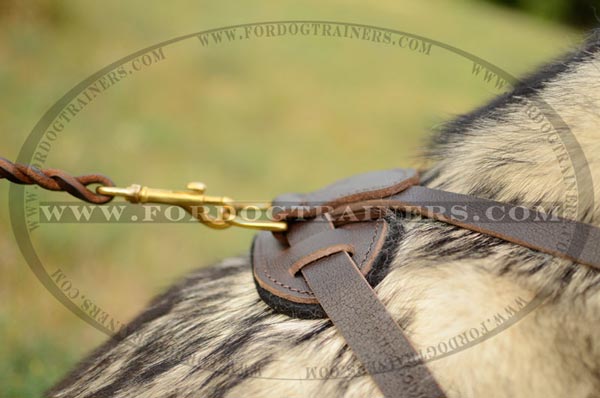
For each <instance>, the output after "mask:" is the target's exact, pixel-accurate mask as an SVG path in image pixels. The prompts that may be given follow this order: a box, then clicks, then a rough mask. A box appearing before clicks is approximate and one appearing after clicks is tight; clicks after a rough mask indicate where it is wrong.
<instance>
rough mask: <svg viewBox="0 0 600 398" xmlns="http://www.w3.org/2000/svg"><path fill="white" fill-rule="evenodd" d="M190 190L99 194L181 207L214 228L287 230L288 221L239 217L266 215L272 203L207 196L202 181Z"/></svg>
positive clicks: (111, 190) (107, 190)
mask: <svg viewBox="0 0 600 398" xmlns="http://www.w3.org/2000/svg"><path fill="white" fill-rule="evenodd" d="M187 189H188V191H170V190H166V189H155V188H148V187H142V186H141V185H131V186H129V187H127V188H117V187H106V186H101V187H98V188H97V189H96V191H97V192H98V193H99V194H101V195H106V196H120V197H123V198H125V199H126V200H127V201H129V202H131V203H159V204H167V205H174V206H179V207H181V208H183V209H185V210H186V211H187V212H188V213H190V214H191V215H192V216H193V217H195V218H196V219H198V221H200V222H201V223H203V224H205V225H206V226H208V227H211V228H214V229H225V228H229V227H231V226H237V227H242V228H249V229H257V230H266V231H285V230H286V229H287V224H286V223H285V222H281V221H270V220H266V221H262V220H244V219H243V218H242V217H240V216H239V212H240V211H243V210H247V209H252V210H253V211H259V212H265V211H267V210H268V209H269V208H270V207H271V204H270V203H261V204H252V205H242V204H240V203H236V202H235V201H234V200H233V199H231V198H229V197H227V196H209V195H205V194H204V192H205V191H206V185H204V184H203V183H201V182H190V183H189V184H188V185H187ZM206 206H214V207H216V209H217V215H216V216H212V215H210V214H209V213H208V211H207V208H206Z"/></svg>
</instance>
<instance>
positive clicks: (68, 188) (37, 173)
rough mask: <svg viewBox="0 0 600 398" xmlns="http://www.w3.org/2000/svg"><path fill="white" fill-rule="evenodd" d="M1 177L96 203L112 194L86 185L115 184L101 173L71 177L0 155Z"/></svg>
mask: <svg viewBox="0 0 600 398" xmlns="http://www.w3.org/2000/svg"><path fill="white" fill-rule="evenodd" d="M2 178H6V179H7V180H9V181H10V182H14V183H15V184H22V185H37V186H39V187H41V188H44V189H47V190H49V191H63V192H68V193H69V194H71V195H73V196H74V197H76V198H77V199H81V200H84V201H86V202H89V203H94V204H98V205H101V204H105V203H108V202H110V201H111V200H112V199H113V196H108V195H101V194H97V193H95V192H93V191H91V190H90V189H88V185H92V184H100V185H102V186H105V187H114V186H115V184H114V182H112V180H111V179H110V178H108V177H106V176H103V175H102V174H87V175H83V176H79V177H73V176H72V175H70V174H69V173H67V172H65V171H63V170H59V169H44V170H40V169H38V168H36V167H33V166H26V165H23V164H18V163H13V162H11V161H9V160H7V159H5V158H2V157H0V179H2Z"/></svg>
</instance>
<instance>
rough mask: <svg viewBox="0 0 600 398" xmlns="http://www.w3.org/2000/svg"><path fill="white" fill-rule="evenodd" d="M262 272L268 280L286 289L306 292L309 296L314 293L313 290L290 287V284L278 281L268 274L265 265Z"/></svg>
mask: <svg viewBox="0 0 600 398" xmlns="http://www.w3.org/2000/svg"><path fill="white" fill-rule="evenodd" d="M263 272H264V273H265V275H266V276H267V278H269V280H270V281H272V282H274V283H276V284H278V285H279V286H281V287H283V288H286V289H288V290H291V291H293V292H297V293H304V294H308V295H309V296H314V295H315V294H314V293H313V292H308V291H306V290H301V289H296V288H295V287H292V286H289V285H286V284H285V283H282V282H279V281H278V280H277V279H275V278H273V277H272V276H271V274H269V271H267V267H266V266H264V267H263Z"/></svg>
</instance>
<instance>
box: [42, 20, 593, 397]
mask: <svg viewBox="0 0 600 398" xmlns="http://www.w3.org/2000/svg"><path fill="white" fill-rule="evenodd" d="M542 119H544V120H546V121H548V122H549V123H551V125H552V126H553V128H552V130H553V131H554V133H555V134H554V135H552V134H550V133H549V131H548V129H544V128H541V127H540V120H542ZM552 137H554V138H552ZM556 137H559V138H560V139H558V140H557V139H556ZM425 156H426V158H427V159H428V160H429V161H431V162H432V166H431V167H430V168H429V169H427V170H426V171H425V172H424V173H423V175H422V184H423V185H426V186H428V187H432V188H439V189H443V190H446V191H450V192H457V193H463V194H470V195H475V196H478V197H482V198H486V199H494V200H497V201H502V202H507V203H511V204H516V205H524V206H529V207H531V206H536V205H540V204H543V205H544V206H545V210H547V211H561V212H563V213H564V214H565V216H566V217H571V218H575V219H577V220H578V221H582V222H586V223H590V224H593V225H595V226H600V205H599V204H598V203H599V202H600V35H598V34H597V32H596V33H594V34H592V35H591V36H590V37H589V38H588V39H587V40H586V41H585V43H584V44H583V45H582V46H581V48H579V49H578V50H576V51H574V52H572V53H570V54H567V55H566V56H564V57H563V58H561V59H560V60H558V61H556V62H553V63H551V64H549V65H547V66H544V67H542V68H541V69H540V70H538V71H537V72H536V73H534V74H533V75H531V76H529V77H526V78H525V79H523V80H522V81H521V82H520V83H518V84H517V85H515V87H514V89H513V90H512V91H511V92H508V93H506V94H504V95H501V96H499V97H497V98H495V99H494V100H492V101H491V102H490V103H488V104H487V105H485V106H483V107H482V108H479V109H477V110H475V111H474V112H472V113H470V114H467V115H464V116H461V117H458V118H457V119H456V120H453V121H451V122H450V123H448V124H446V125H445V126H443V127H442V128H440V129H439V131H438V132H436V134H435V135H434V138H433V140H432V143H431V145H430V147H429V149H428V151H427V153H426V155H425ZM573 192H575V194H573ZM575 202H576V204H573V203H575ZM394 222H395V223H396V225H397V226H398V229H399V233H398V236H397V238H396V240H395V242H394V244H395V250H394V258H393V261H392V263H391V266H390V270H389V273H388V274H387V276H386V277H385V278H384V279H383V281H382V282H381V283H379V284H378V285H377V286H376V288H375V290H376V292H377V295H378V297H379V298H380V299H381V300H382V302H383V303H384V304H385V305H386V308H387V309H388V311H389V312H390V313H391V314H392V316H393V317H394V319H395V320H396V321H397V322H398V324H399V325H400V326H401V328H402V329H403V330H404V332H405V333H406V335H407V336H408V338H409V339H410V340H411V342H412V344H413V345H414V347H415V348H416V350H417V351H419V352H420V353H422V355H423V358H424V360H425V361H426V363H427V366H428V368H429V369H430V370H431V372H432V373H433V375H434V376H435V378H436V379H437V381H438V382H439V384H440V386H441V387H442V389H443V390H444V391H445V392H446V394H447V396H448V397H482V396H485V397H490V398H492V397H528V398H533V397H544V398H548V397H566V396H569V397H596V396H600V334H599V333H598V332H597V331H596V329H595V326H596V325H598V324H600V275H599V273H598V271H597V270H594V269H591V268H589V267H586V266H583V265H579V264H576V263H573V262H571V261H568V260H560V259H557V258H555V257H553V256H551V255H548V254H544V253H540V252H536V251H534V250H530V249H527V248H525V247H522V246H519V245H516V244H512V243H508V242H504V241H502V240H499V239H496V238H493V237H490V236H486V235H482V234H479V233H477V232H472V231H467V230H465V229H461V228H458V227H455V226H451V225H448V224H445V223H442V222H436V221H427V220H424V219H422V218H418V217H416V216H411V215H410V214H398V216H397V217H396V219H395V221H394ZM361 369H362V367H361V365H360V363H358V361H357V359H356V358H355V357H354V354H353V353H352V351H351V350H350V349H349V348H348V346H347V345H346V344H345V342H344V339H343V338H342V337H341V336H340V335H339V333H338V332H337V331H336V329H335V327H334V326H333V324H332V323H331V322H330V321H328V320H327V319H317V320H301V319H294V318H290V317H288V316H286V315H283V314H278V313H276V312H274V311H273V310H271V309H270V308H269V307H268V306H267V305H266V304H265V303H264V302H263V301H262V300H261V299H260V298H259V296H258V294H257V292H256V289H255V286H254V282H253V277H252V272H251V268H250V264H249V258H248V257H245V256H244V257H238V258H230V259H227V260H224V261H222V262H220V263H218V264H216V265H214V266H212V267H210V268H205V269H200V270H198V271H196V272H193V273H191V274H190V275H189V276H187V277H185V278H184V279H183V280H181V281H180V282H179V283H176V284H175V285H174V286H172V287H171V288H170V289H168V291H166V292H165V293H164V294H162V295H161V296H159V297H157V298H156V299H155V300H154V301H153V302H152V303H151V304H150V305H149V306H148V307H147V308H146V309H145V310H144V311H143V312H142V313H141V314H140V315H139V316H137V317H136V318H135V319H134V320H133V321H132V322H131V323H130V324H129V325H128V326H127V327H126V328H124V329H123V331H122V332H121V333H118V334H116V335H115V336H113V337H112V338H111V339H110V340H109V341H107V342H106V343H105V344H103V345H102V346H101V347H99V348H98V349H97V350H95V351H94V352H93V353H91V354H90V355H89V356H88V357H87V358H86V359H84V360H83V361H82V362H81V363H80V364H79V365H78V366H77V367H76V369H74V370H73V371H72V372H71V373H70V374H69V375H68V376H67V377H66V378H65V379H64V380H62V381H61V382H59V383H58V384H57V385H56V386H55V387H53V388H52V389H51V390H50V391H48V393H47V396H48V397H56V398H59V397H60V398H66V397H146V398H153V397H161V398H165V397H265V396H273V397H345V398H351V397H356V398H359V397H360V398H362V397H378V396H381V393H380V392H379V390H378V389H377V387H376V386H375V384H374V383H373V381H372V380H371V378H370V377H369V375H368V374H365V373H364V371H362V370H361Z"/></svg>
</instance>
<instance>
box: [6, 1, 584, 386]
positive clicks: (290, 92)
mask: <svg viewBox="0 0 600 398" xmlns="http://www.w3.org/2000/svg"><path fill="white" fill-rule="evenodd" d="M163 4H164V3H158V2H154V3H149V2H147V1H140V0H136V1H129V2H127V3H122V2H117V1H115V0H109V1H103V2H91V1H87V2H80V1H74V0H70V1H58V2H54V1H40V0H38V1H30V2H27V3H26V2H17V1H16V0H15V1H8V2H7V1H0V87H1V90H0V132H1V133H0V134H1V135H0V137H2V140H0V156H4V157H6V158H9V159H16V157H17V155H18V152H19V150H20V148H21V146H22V144H23V142H24V141H25V139H26V137H27V136H28V134H29V132H30V131H31V129H32V128H33V126H34V125H35V123H36V122H37V121H38V120H39V119H40V118H41V116H42V115H43V114H44V112H45V111H46V110H47V109H48V108H49V107H50V106H52V104H53V103H54V102H55V101H57V100H58V99H59V98H60V97H61V96H62V95H64V93H65V92H66V91H68V90H69V89H70V88H71V87H73V86H75V85H76V84H77V83H79V82H80V81H82V80H83V79H85V78H86V77H88V76H89V75H91V74H92V73H94V72H95V71H97V70H99V69H101V68H102V67H104V66H105V65H107V64H109V63H111V62H113V61H115V60H117V59H119V58H121V57H123V56H126V55H128V54H130V53H132V52H134V51H136V50H139V49H141V48H144V47H147V46H150V45H152V44H154V43H157V42H159V41H162V40H166V39H169V38H172V37H176V36H179V35H184V34H187V33H191V32H197V31H201V30H204V29H209V28H214V27H221V26H227V25H232V24H237V23H246V22H256V21H267V20H289V19H320V20H332V21H346V22H356V23H363V24H372V25H377V26H382V27H389V28H394V29H399V30H403V31H407V32H412V33H415V34H419V35H422V36H425V37H429V38H432V39H436V40H440V41H443V42H446V43H449V44H452V45H454V46H456V47H458V48H461V49H463V50H466V51H469V52H471V53H473V54H475V55H477V56H479V57H481V58H483V59H486V60H488V61H490V62H491V63H493V64H495V65H498V66H499V67H501V68H503V69H505V70H507V71H509V72H510V73H512V74H514V75H519V74H523V73H524V72H527V71H531V70H533V69H534V68H535V67H536V66H538V65H539V64H540V63H543V62H544V61H547V60H549V59H551V58H553V57H555V56H556V55H558V54H560V53H562V52H564V51H566V50H567V49H569V48H571V47H573V46H574V45H576V44H577V43H578V42H579V41H580V40H581V37H582V33H581V31H580V30H578V29H579V28H575V27H567V26H563V25H559V24H558V23H557V22H553V21H549V20H547V19H544V18H540V17H538V16H536V15H527V14H524V13H522V12H520V11H517V10H515V9H511V8H509V7H504V6H499V5H495V4H491V3H488V2H474V1H449V0H434V1H428V2H394V1H380V2H377V3H373V4H366V3H364V2H355V1H351V2H349V1H343V2H342V1H341V0H334V1H329V2H327V3H326V4H323V3H322V2H316V1H307V2H302V3H298V2H287V1H286V2H277V3H275V2H273V3H271V4H260V5H259V4H254V5H252V6H247V7H241V6H240V5H239V4H236V5H233V4H229V3H223V2H220V3H218V2H206V1H200V2H183V1H182V2H170V3H169V4H168V6H165V5H163ZM165 55H166V60H165V61H163V62H161V63H159V64H156V65H153V66H152V67H150V68H148V69H147V70H144V71H143V72H141V73H139V74H137V75H136V76H135V77H134V78H131V79H127V80H126V81H123V82H121V83H119V84H117V85H115V86H114V87H111V89H110V90H108V91H107V92H106V93H104V94H103V95H102V96H101V97H100V98H99V99H97V100H95V101H94V102H93V103H92V104H91V105H90V106H88V107H87V108H86V109H85V111H82V112H81V113H80V114H78V116H77V117H76V118H75V119H74V120H73V121H72V122H71V123H70V124H69V125H68V127H67V128H66V129H65V130H64V131H63V132H62V133H61V138H60V139H59V140H58V141H57V142H56V144H55V146H54V148H53V150H52V152H51V153H50V156H49V158H48V160H47V162H46V166H47V167H55V168H63V169H66V170H69V171H71V172H73V173H75V174H84V173H89V172H102V173H105V174H107V175H110V176H111V177H112V178H113V179H114V180H115V181H116V182H117V183H119V184H120V185H128V184H130V183H134V182H138V183H142V184H147V185H150V186H155V187H163V188H182V187H184V186H185V184H186V183H187V182H188V181H194V180H201V181H204V182H205V183H207V184H208V187H209V190H210V191H209V192H211V193H213V194H226V195H230V196H232V197H234V198H237V199H270V198H272V197H273V196H275V195H276V194H278V193H281V192H284V191H289V190H309V189H314V188H317V187H319V186H320V185H322V184H325V183H327V182H330V181H332V180H334V179H336V178H340V177H343V176H346V175H350V174H353V173H357V172H361V171H368V170H373V169H379V168H389V167H396V166H400V167H401V166H415V165H416V166H418V165H419V162H418V160H417V158H416V156H417V154H418V151H419V148H420V147H422V146H423V145H424V143H425V142H426V137H427V134H428V131H430V130H431V128H432V127H435V126H437V125H439V124H440V123H442V122H443V121H444V120H448V119H449V118H451V117H453V116H454V115H456V114H460V113H463V112H466V111H468V110H469V109H471V108H473V107H474V106H477V105H478V104H481V103H482V101H485V100H486V99H488V98H491V97H493V96H495V95H497V94H498V91H497V90H495V89H494V88H493V87H490V86H489V85H485V84H483V83H482V81H481V79H477V78H474V77H473V76H472V74H471V73H470V72H471V64H470V62H468V61H466V60H464V59H458V58H457V57H456V56H453V55H450V54H443V53H441V52H437V53H436V54H435V55H434V54H432V55H431V56H429V57H427V56H423V55H420V54H417V53H413V52H409V51H401V50H398V49H397V48H390V47H389V46H388V47H385V46H380V45H376V44H373V43H371V42H365V41H358V40H339V39H338V40H335V39H327V38H315V37H307V38H292V37H284V38H280V39H261V40H253V41H247V42H243V43H242V42H238V43H231V44H226V45H221V46H212V47H202V46H201V45H200V42H199V41H198V40H196V39H193V40H187V41H185V42H181V43H178V44H176V45H174V46H172V47H168V48H167V49H165ZM0 198H1V199H0V201H1V205H0V253H1V256H0V342H1V344H0V396H1V397H34V396H39V395H40V394H41V393H42V391H43V390H45V389H46V388H48V387H49V386H50V385H52V384H53V383H54V382H56V381H57V380H58V379H59V377H61V375H64V373H65V372H66V371H67V370H68V369H69V368H71V367H72V366H73V365H74V364H75V363H76V361H77V360H78V359H80V358H81V357H82V356H83V355H84V354H85V353H86V352H88V351H89V350H91V349H92V348H94V347H95V346H97V345H98V344H100V343H101V342H102V341H104V340H105V339H106V338H107V336H106V335H104V334H102V333H101V332H99V331H98V330H96V329H94V328H92V327H91V326H89V325H88V324H87V323H85V322H83V321H82V320H81V319H79V318H77V317H76V316H75V315H73V314H72V313H71V312H69V311H68V310H67V309H66V308H65V307H63V306H62V305H61V304H60V303H59V302H58V301H57V300H56V299H55V298H54V297H53V296H52V295H51V294H50V293H49V292H48V291H46V290H45V289H44V287H43V286H42V285H41V283H40V282H39V281H38V280H37V279H36V277H35V276H34V275H33V273H32V272H31V270H30V269H29V268H28V265H27V264H26V262H25V261H24V260H23V257H22V255H21V253H20V252H19V249H18V247H17V243H16V241H15V238H14V236H13V233H12V231H11V227H10V219H9V209H8V200H7V198H8V184H7V183H6V182H2V183H0ZM65 199H66V196H63V195H60V194H56V193H44V194H42V196H41V200H65ZM251 237H252V233H251V232H248V231H242V230H237V231H235V230H228V231H223V232H215V231H212V230H209V229H207V228H205V227H203V226H200V225H187V224H186V225H181V224H159V225H156V224H154V225H131V224H111V225H83V224H80V225H66V224H48V225H44V226H43V227H41V228H40V229H38V230H36V231H35V232H34V233H33V237H32V239H33V241H34V245H35V247H36V250H37V252H38V254H39V256H40V258H41V260H42V262H43V263H44V265H45V267H46V269H47V270H48V272H50V273H52V272H54V271H55V270H56V269H61V270H63V271H64V272H65V274H67V276H68V277H69V278H70V280H72V282H73V284H74V285H76V286H77V287H78V288H79V289H80V290H81V291H82V292H85V294H86V295H87V296H88V297H90V298H91V299H93V300H94V302H96V303H97V304H98V305H99V306H101V307H102V309H104V310H105V311H106V312H108V313H110V314H111V316H113V317H114V318H115V319H117V320H120V321H122V322H125V321H127V320H129V319H131V318H132V317H133V316H134V315H135V314H136V313H137V312H139V311H140V310H141V309H142V308H143V307H144V305H145V304H146V303H147V302H148V300H149V299H150V298H151V297H152V296H153V295H155V294H157V293H159V292H161V291H162V290H164V289H165V288H166V287H167V286H169V285H170V284H171V283H172V282H173V281H175V280H176V279H177V278H179V277H181V276H182V275H184V274H185V273H186V272H188V271H191V270H192V269H195V268H197V267H202V266H206V265H209V264H211V263H212V262H214V261H216V260H217V259H219V258H223V257H226V256H231V255H235V254H238V253H243V252H245V251H246V250H247V249H248V245H249V242H250V240H251Z"/></svg>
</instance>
